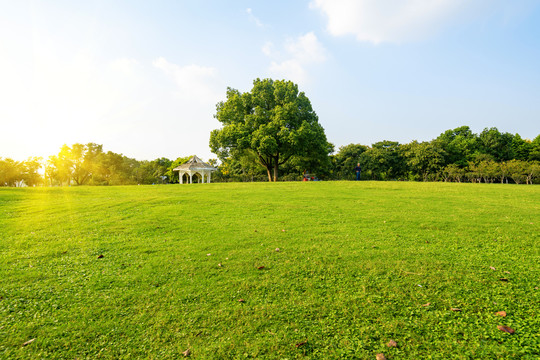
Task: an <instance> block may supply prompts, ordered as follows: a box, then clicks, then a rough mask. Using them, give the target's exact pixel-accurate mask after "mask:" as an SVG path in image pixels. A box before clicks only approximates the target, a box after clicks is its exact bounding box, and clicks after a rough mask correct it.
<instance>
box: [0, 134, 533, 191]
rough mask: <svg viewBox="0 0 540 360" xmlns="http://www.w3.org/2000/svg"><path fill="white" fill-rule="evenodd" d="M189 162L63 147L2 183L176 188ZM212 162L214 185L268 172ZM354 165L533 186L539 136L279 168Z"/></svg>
mask: <svg viewBox="0 0 540 360" xmlns="http://www.w3.org/2000/svg"><path fill="white" fill-rule="evenodd" d="M189 158H190V156H186V157H179V158H177V159H176V160H174V161H173V160H169V159H167V158H164V157H162V158H158V159H155V160H152V161H147V160H144V161H139V160H136V159H133V158H129V157H126V156H124V155H122V154H117V153H114V152H111V151H108V152H105V151H103V146H102V145H97V144H93V143H90V144H85V145H83V144H73V145H72V146H67V145H64V146H63V147H62V148H61V149H60V151H59V153H58V154H57V155H54V156H51V157H49V159H48V160H47V161H45V162H44V161H43V159H41V158H38V157H32V158H29V159H28V160H26V161H14V160H12V159H9V158H6V159H2V158H0V186H21V185H23V184H24V185H27V186H40V185H45V186H65V185H129V184H161V183H177V182H178V173H177V172H174V171H172V169H174V168H175V167H177V166H179V165H181V164H183V163H185V162H187V161H188V160H189ZM209 162H210V163H211V164H212V165H213V166H217V168H218V171H217V172H216V173H215V174H214V175H213V176H212V178H213V180H214V181H264V180H265V179H268V169H267V168H266V167H265V166H263V165H261V164H260V163H258V162H257V155H256V154H255V153H254V152H253V151H250V150H244V151H243V153H242V154H241V156H231V155H230V154H228V156H225V157H223V158H222V159H221V163H220V164H219V165H218V164H217V160H215V159H211V160H209ZM357 163H360V166H361V168H362V179H364V180H413V181H455V182H486V183H493V182H501V183H506V182H512V183H516V184H522V183H523V184H531V183H533V182H535V181H536V182H538V181H539V180H540V135H539V136H537V137H536V138H535V139H534V140H533V141H529V140H524V139H522V138H521V137H520V136H519V135H518V134H516V135H512V134H509V133H501V132H499V131H498V130H497V129H496V128H491V129H485V130H484V131H482V133H480V134H474V133H473V132H472V131H471V130H470V128H469V127H467V126H463V127H460V128H457V129H454V130H448V131H446V132H444V133H442V134H441V135H440V136H439V137H437V138H436V139H434V140H432V141H430V142H417V141H413V142H410V143H408V144H399V143H398V142H394V141H381V142H377V143H375V144H372V145H371V146H366V145H361V144H349V145H346V146H342V147H340V148H339V150H338V152H337V153H335V154H333V155H329V156H327V157H326V158H322V159H320V158H319V159H317V160H316V161H311V162H310V159H305V158H293V159H291V160H290V161H288V162H286V163H284V164H281V165H279V172H280V174H281V177H280V179H281V180H301V179H302V173H303V172H304V171H306V170H307V171H308V172H309V173H313V174H315V175H316V176H317V177H318V178H320V179H323V180H352V179H354V177H355V174H354V167H355V166H356V164H357ZM272 170H274V169H273V168H272ZM271 175H274V172H273V171H272V173H271ZM272 180H273V178H272Z"/></svg>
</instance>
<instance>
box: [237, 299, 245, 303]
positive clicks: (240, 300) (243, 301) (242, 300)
mask: <svg viewBox="0 0 540 360" xmlns="http://www.w3.org/2000/svg"><path fill="white" fill-rule="evenodd" d="M238 302H241V303H245V302H246V300H244V299H238Z"/></svg>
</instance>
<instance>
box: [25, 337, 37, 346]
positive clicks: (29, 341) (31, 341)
mask: <svg viewBox="0 0 540 360" xmlns="http://www.w3.org/2000/svg"><path fill="white" fill-rule="evenodd" d="M34 340H36V339H35V338H34V339H30V340H28V341H27V342H25V343H24V344H22V346H26V345H30V344H31V343H33V342H34Z"/></svg>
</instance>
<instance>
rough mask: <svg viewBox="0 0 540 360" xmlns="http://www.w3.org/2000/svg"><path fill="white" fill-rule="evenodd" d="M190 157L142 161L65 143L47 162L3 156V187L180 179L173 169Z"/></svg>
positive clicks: (0, 175) (99, 148) (0, 165)
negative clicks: (5, 157) (19, 159)
mask: <svg viewBox="0 0 540 360" xmlns="http://www.w3.org/2000/svg"><path fill="white" fill-rule="evenodd" d="M189 158H190V157H180V158H178V159H176V160H174V161H172V160H169V159H167V158H159V159H155V160H152V161H147V160H144V161H139V160H136V159H132V158H129V157H127V156H124V155H122V154H117V153H114V152H112V151H108V152H105V151H103V145H98V144H94V143H89V144H73V145H72V146H68V145H64V146H62V148H61V149H60V152H59V153H58V154H57V155H53V156H50V157H49V159H48V160H47V161H45V162H44V161H43V159H42V158H37V157H33V158H30V159H28V160H26V161H14V160H12V159H9V158H7V159H2V158H0V186H22V185H26V186H39V185H45V186H66V185H132V184H162V183H169V182H178V173H176V172H174V171H172V169H174V168H175V167H177V166H178V165H181V164H183V163H185V162H187V161H188V160H189Z"/></svg>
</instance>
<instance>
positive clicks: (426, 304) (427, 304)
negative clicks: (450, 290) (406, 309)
mask: <svg viewBox="0 0 540 360" xmlns="http://www.w3.org/2000/svg"><path fill="white" fill-rule="evenodd" d="M429 305H431V303H425V304H424V305H422V306H429Z"/></svg>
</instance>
